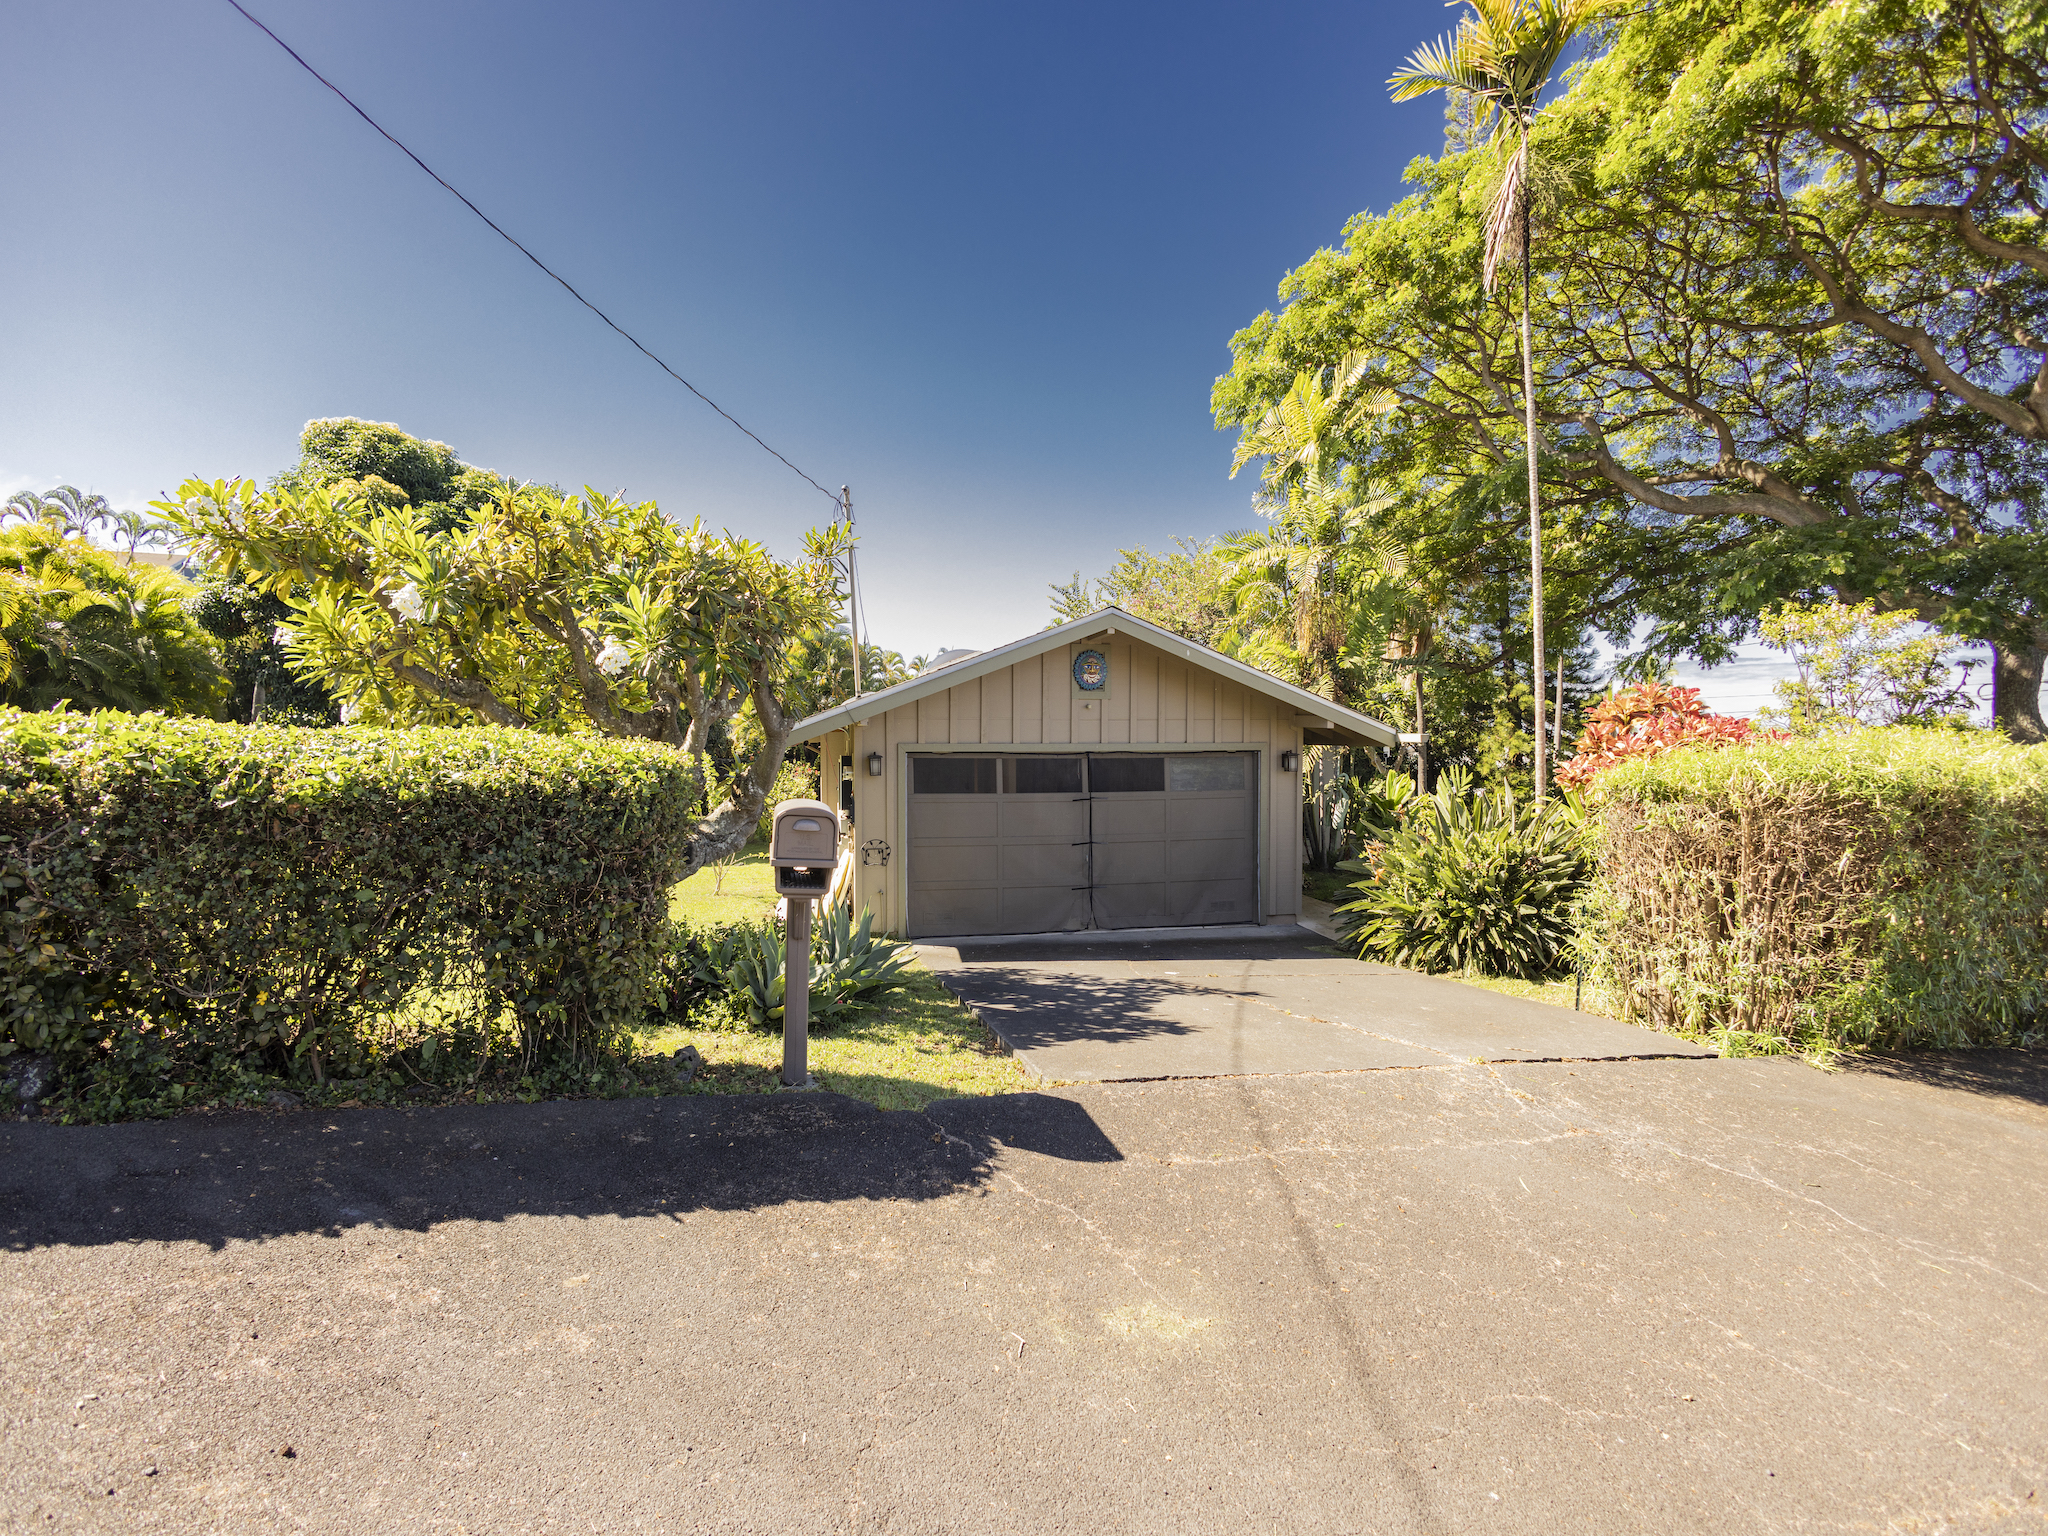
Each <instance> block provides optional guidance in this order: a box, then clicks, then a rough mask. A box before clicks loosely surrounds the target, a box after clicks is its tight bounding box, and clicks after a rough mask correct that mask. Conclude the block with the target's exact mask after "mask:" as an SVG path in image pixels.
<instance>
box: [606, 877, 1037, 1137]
mask: <svg viewBox="0 0 2048 1536" xmlns="http://www.w3.org/2000/svg"><path fill="white" fill-rule="evenodd" d="M718 873H719V872H718V871H717V870H716V869H705V870H699V871H698V872H697V873H696V874H694V875H692V876H690V878H689V879H687V880H685V881H684V882H683V883H682V884H681V885H678V886H677V887H676V888H675V891H674V892H673V893H672V895H671V897H670V900H669V912H670V915H671V916H673V917H674V918H675V919H676V920H677V921H678V922H683V923H688V924H690V925H692V926H694V927H702V926H706V925H709V924H712V923H731V922H749V921H756V920H758V919H760V918H763V917H766V916H767V915H768V914H769V913H771V912H773V911H774V910H775V875H774V871H773V869H772V868H771V867H770V866H769V863H768V849H767V847H766V846H765V845H764V844H761V843H749V844H748V845H747V846H746V848H745V849H744V850H743V851H742V852H741V853H740V855H739V856H738V857H737V858H736V859H735V860H734V861H733V862H732V864H731V865H730V866H729V867H728V868H727V869H726V870H725V877H724V881H723V883H722V886H721V885H720V882H719V880H718V878H717V877H718ZM714 887H720V888H719V889H716V890H714ZM686 1044H688V1045H694V1046H696V1047H697V1050H698V1051H699V1052H700V1053H701V1054H702V1055H703V1057H704V1066H703V1067H701V1068H699V1069H698V1072H697V1076H696V1079H695V1081H693V1082H692V1083H691V1084H690V1085H689V1086H688V1087H686V1088H684V1089H683V1090H682V1091H683V1092H685V1093H772V1092H774V1091H775V1089H776V1088H777V1087H778V1086H779V1083H780V1079H781V1073H782V1035H781V1032H780V1031H769V1030H759V1029H744V1028H742V1029H729V1028H728V1029H721V1028H700V1027H696V1026H695V1025H683V1026H671V1027H669V1028H666V1029H654V1030H645V1031H637V1032H636V1038H635V1049H636V1051H639V1052H666V1051H676V1050H680V1049H681V1048H682V1047H683V1046H684V1045H686ZM810 1054H811V1076H812V1077H813V1078H815V1079H816V1080H817V1081H818V1083H819V1085H820V1086H822V1087H825V1088H829V1089H831V1090H832V1091H833V1092H835V1093H843V1094H845V1095H847V1096H848V1097H849V1098H855V1099H865V1100H866V1101H867V1102H868V1103H870V1104H874V1105H877V1106H878V1107H880V1108H882V1109H921V1108H923V1107H924V1106H925V1105H926V1104H929V1103H930V1102H931V1101H932V1100H933V1099H942V1098H949V1097H953V1096H955V1095H962V1094H986V1093H1021V1092H1023V1091H1025V1090H1026V1089H1028V1088H1030V1087H1031V1086H1032V1081H1031V1079H1030V1077H1029V1076H1028V1075H1027V1074H1026V1073H1025V1071H1024V1069H1023V1067H1022V1066H1020V1065H1018V1063H1017V1059H1016V1058H1015V1057H1014V1056H1011V1055H1010V1054H1009V1053H1008V1052H1007V1051H1006V1050H1005V1049H1004V1047H1003V1044H1002V1042H1001V1041H999V1040H998V1039H996V1037H995V1036H994V1035H993V1034H991V1033H990V1032H989V1031H988V1030H987V1029H985V1028H984V1027H983V1026H982V1024H981V1021H980V1020H978V1019H977V1018H975V1017H974V1015H973V1014H971V1013H969V1012H968V1011H967V1010H966V1009H965V1008H963V1007H961V1006H960V1003H959V1001H958V999H956V998H955V997H954V996H953V994H952V993H950V992H948V991H947V990H946V989H945V988H944V987H942V986H940V985H939V980H938V978H937V977H936V976H934V975H932V973H931V972H930V971H928V970H926V969H925V968H924V967H923V966H922V965H919V964H917V963H916V962H915V961H913V962H912V963H911V967H910V972H909V977H908V984H907V985H906V986H904V987H903V988H902V989H901V990H900V991H896V992H892V993H889V994H888V995H887V996H885V997H883V998H882V999H881V1000H880V1002H879V1003H878V1004H877V1005H876V1006H875V1007H873V1008H870V1009H866V1010H863V1011H862V1012H860V1013H857V1014H855V1015H854V1016H853V1017H852V1018H850V1019H848V1020H846V1021H845V1022H844V1023H841V1024H839V1025H837V1026H836V1027H834V1028H833V1029H830V1030H826V1031H821V1032H819V1033H817V1034H814V1035H812V1036H811V1051H810Z"/></svg>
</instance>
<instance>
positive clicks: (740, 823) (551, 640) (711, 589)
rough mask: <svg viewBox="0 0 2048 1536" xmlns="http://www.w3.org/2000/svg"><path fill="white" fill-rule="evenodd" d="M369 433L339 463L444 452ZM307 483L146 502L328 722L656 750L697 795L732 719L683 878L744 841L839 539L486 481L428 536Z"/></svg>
mask: <svg viewBox="0 0 2048 1536" xmlns="http://www.w3.org/2000/svg"><path fill="white" fill-rule="evenodd" d="M316 425H321V424H316ZM326 425H328V426H333V425H334V424H331V423H330V424H326ZM373 426H374V424H370V425H366V424H364V423H342V424H340V425H339V427H337V429H336V430H337V431H338V432H340V433H341V436H342V439H343V442H342V446H343V447H348V446H349V445H350V444H356V445H358V446H360V444H361V443H362V442H364V441H368V442H370V443H371V444H372V445H373V446H377V447H378V451H379V452H380V453H382V454H383V457H381V458H376V455H367V451H366V455H367V456H359V458H357V459H349V460H347V462H348V463H350V464H356V465H358V467H360V465H361V464H363V463H367V462H369V461H370V459H371V458H376V462H378V463H381V464H384V466H385V467H386V468H389V469H391V471H392V472H393V473H401V472H403V473H414V472H420V473H424V472H425V470H426V469H429V468H431V467H432V465H433V464H434V463H437V462H439V456H440V455H441V454H444V453H445V450H444V449H441V448H440V446H439V445H437V444H431V443H428V444H420V443H419V442H418V440H416V439H411V438H407V437H405V435H404V434H403V433H398V432H397V429H396V428H383V427H375V428H374V430H372V427H373ZM392 434H396V436H395V437H394V436H392ZM408 444H410V445H412V446H410V447H408V446H406V445H408ZM386 450H388V452H387V451H386ZM339 454H340V450H339V449H337V450H336V455H339ZM320 462H321V463H322V464H323V465H324V464H326V463H327V462H328V461H327V460H326V459H322V460H321V461H320ZM337 462H339V458H337ZM449 462H452V460H450V461H449ZM379 478H380V477H377V476H371V477H370V479H379ZM318 479H319V477H318V476H316V475H313V474H311V473H310V472H309V473H307V474H305V475H301V476H298V477H296V478H295V477H293V476H286V477H284V479H283V480H281V481H280V483H279V484H278V485H277V486H275V487H273V488H272V489H270V490H268V491H264V490H259V489H258V488H257V486H256V485H255V483H254V482H253V481H247V480H241V481H227V480H216V481H212V482H206V481H201V480H196V479H195V480H189V481H187V482H185V483H184V484H183V485H182V486H180V487H179V490H178V494H177V496H176V497H175V498H173V499H167V500H164V501H160V502H157V503H156V504H155V505H156V506H157V507H158V508H159V509H160V510H161V511H162V512H163V513H164V514H165V517H166V519H167V521H168V522H169V523H170V524H171V525H172V526H173V527H175V528H176V529H177V531H178V532H179V533H180V535H181V536H183V537H184V538H186V539H187V540H189V541H190V542H191V543H192V545H193V546H194V548H195V549H196V550H197V551H198V552H199V554H200V555H201V556H202V558H204V559H205V560H206V561H207V562H209V563H210V564H211V565H212V566H214V567H215V568H216V569H218V570H220V571H222V572H223V573H225V574H227V575H230V576H232V575H235V574H238V573H239V574H242V575H244V576H245V577H246V578H247V580H248V581H249V582H250V583H251V584H252V585H254V586H257V587H260V588H262V589H263V590H265V591H268V592H270V593H272V594H273V595H275V596H277V597H279V598H281V599H283V600H284V601H285V602H286V603H287V604H288V605H289V606H290V608H291V610H292V618H291V620H290V622H289V624H288V625H287V626H286V630H287V639H286V640H285V642H284V645H285V650H286V652H287V653H288V655H289V657H290V662H291V666H292V668H293V670H294V671H296V672H297V673H298V674H299V675H301V676H304V677H308V678H311V679H314V680H316V681H318V682H319V683H320V684H322V685H323V686H324V687H326V688H327V689H328V690H329V691H330V692H331V693H332V694H333V695H334V696H335V697H337V698H339V699H341V700H342V701H343V702H342V709H341V713H342V717H343V719H344V720H351V721H363V722H366V723H377V724H449V725H453V724H464V723H468V722H470V721H478V720H480V721H483V722H485V723H489V724H493V725H502V726H512V727H519V728H524V729H531V730H538V731H547V732H583V731H594V732H596V733H598V734H601V735H606V736H613V737H619V738H625V739H639V740H649V741H659V742H664V743H667V744H668V745H670V746H674V747H678V748H681V749H682V750H683V751H684V752H685V753H687V754H689V756H690V757H691V758H692V759H693V760H694V761H693V763H692V768H693V771H695V772H697V773H698V774H699V775H700V781H699V787H700V789H701V787H702V781H701V774H702V762H701V758H702V756H703V754H704V753H705V751H706V750H707V748H708V745H709V741H710V737H711V733H712V731H713V730H714V729H715V728H716V727H717V726H719V725H721V724H723V723H725V722H728V721H731V720H733V719H734V718H735V717H736V716H738V715H739V714H740V713H741V711H742V710H746V711H748V712H749V714H750V716H751V718H752V720H753V722H754V724H755V726H756V727H757V728H758V735H757V736H756V738H755V740H756V742H757V749H756V750H755V751H754V753H753V754H752V757H751V760H750V761H749V762H748V763H747V765H746V767H745V769H744V771H743V772H742V773H740V774H738V775H736V776H735V778H734V781H733V782H734V792H733V794H732V797H731V798H730V799H729V800H727V801H726V802H725V803H724V804H722V805H720V806H719V807H717V808H716V809H715V810H713V811H712V812H711V813H710V815H709V816H708V817H707V818H706V820H705V821H704V822H702V823H701V824H700V825H699V826H698V827H697V828H696V830H695V834H694V835H693V836H692V838H691V839H690V840H689V843H690V849H689V857H690V859H691V860H692V861H693V862H692V863H691V866H690V867H692V868H694V867H695V865H696V863H699V862H709V861H710V860H712V859H716V858H718V857H722V856H724V854H726V853H729V852H731V851H732V850H733V849H735V848H737V847H739V846H740V844H742V843H743V842H744V841H745V840H746V837H747V834H748V833H749V832H750V831H751V829H752V828H753V825H754V823H755V821H756V819H757V818H758V817H759V815H760V808H761V800H762V797H764V796H765V795H766V794H767V793H768V791H769V790H770V788H771V787H772V785H773V782H774V777H775V771H776V768H777V767H778V766H779V765H780V763H781V761H782V753H783V747H784V745H785V744H786V742H787V741H788V738H789V729H790V727H791V726H792V725H793V724H794V723H795V717H794V716H792V715H791V713H790V712H789V709H788V707H787V704H786V701H785V699H784V697H783V693H782V688H783V684H784V681H785V678H786V675H787V669H788V663H789V659H790V654H791V651H792V648H793V647H794V646H795V645H796V644H797V643H798V641H799V638H800V637H802V636H804V635H808V634H812V633H815V632H817V631H819V630H821V629H824V628H828V627H829V626H830V624H831V623H832V621H833V620H834V618H835V617H836V615H837V610H838V605H839V590H838V578H837V570H836V566H835V565H834V563H833V558H834V556H835V555H837V554H838V553H839V552H840V550H841V549H842V548H843V538H844V534H843V531H840V532H829V533H818V532H815V531H814V532H813V533H812V534H810V535H809V536H808V537H807V540H806V547H805V555H804V557H803V558H802V559H801V560H798V561H794V562H791V561H784V560H779V559H777V558H775V557H774V556H772V555H770V554H769V553H768V551H767V550H766V549H765V548H763V547H762V546H761V545H759V544H757V543H755V542H753V541H751V540H747V539H741V538H737V537H735V536H733V535H731V534H714V533H712V532H711V531H710V530H709V529H707V528H705V527H704V526H703V525H702V524H701V523H693V524H691V525H690V526H689V527H687V528H679V527H677V526H676V525H675V524H673V523H671V522H670V521H669V520H668V519H666V518H664V517H663V516H662V515H661V511H660V509H659V508H658V507H656V506H655V505H654V504H653V503H652V502H642V503H632V502H628V501H626V500H625V499H623V498H622V497H616V496H607V495H603V494H601V493H599V492H596V491H590V490H586V491H585V493H584V494H583V495H582V496H580V497H576V496H564V495H562V494H561V493H559V492H557V491H553V490H549V489H545V488H541V487H534V486H522V487H513V486H509V485H506V484H504V483H502V482H495V484H496V490H495V491H494V493H493V495H492V496H491V497H489V498H486V499H485V500H484V501H483V502H482V503H481V504H480V505H478V506H476V507H475V508H473V509H470V510H469V511H467V512H466V513H465V516H464V518H463V519H462V520H461V522H460V525H459V526H443V525H441V524H438V523H436V522H435V521H433V520H432V519H430V518H428V517H427V516H426V515H425V514H424V513H423V511H422V508H421V507H420V506H418V505H414V504H413V503H412V501H411V500H410V498H409V496H408V495H406V494H399V492H402V491H403V487H402V486H401V487H399V490H398V491H397V492H392V493H389V494H387V493H386V492H383V491H379V490H378V489H377V487H376V486H375V485H372V484H371V483H370V479H366V480H338V481H332V482H325V481H322V482H321V483H307V482H309V481H313V480H318ZM380 483H381V481H380ZM391 484H393V485H397V482H391ZM694 798H695V797H694V796H693V797H692V799H693V801H694Z"/></svg>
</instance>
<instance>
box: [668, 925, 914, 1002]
mask: <svg viewBox="0 0 2048 1536" xmlns="http://www.w3.org/2000/svg"><path fill="white" fill-rule="evenodd" d="M874 921H875V915H874V913H873V912H871V911H868V910H867V909H865V908H863V909H862V911H861V914H860V921H859V922H858V923H856V922H855V921H854V919H853V913H852V910H851V909H850V908H849V907H846V906H844V905H838V904H835V905H832V906H828V907H825V908H824V909H823V910H822V911H820V912H818V913H817V914H816V921H815V923H814V924H813V927H812V930H811V966H810V976H809V982H810V986H809V992H810V999H811V1009H810V1021H811V1028H812V1029H813V1030H819V1029H830V1028H831V1027H832V1026H833V1025H834V1024H837V1023H838V1022H840V1020H842V1019H844V1018H845V1017H846V1016H847V1015H849V1014H851V1013H854V1012H857V1011H858V1010H860V1009H861V1008H863V1007H865V1006H867V1005H869V1004H870V1003H871V1002H872V1001H873V1000H874V999H875V998H877V997H879V996H881V995H882V994H883V993H886V992H892V991H894V990H895V989H896V988H898V987H900V986H902V985H903V984H904V982H905V979H906V973H907V972H908V970H909V968H910V959H909V946H907V945H905V944H902V943H899V942H898V941H896V940H894V939H890V938H884V937H879V936H877V935H876V934H875V932H874ZM680 953H681V955H682V957H683V958H682V960H681V963H680V964H677V965H676V966H675V967H674V974H675V978H676V979H675V991H674V992H673V993H672V997H673V998H674V999H675V1000H674V1001H672V1002H671V1003H670V1004H669V1007H670V1010H671V1011H672V1012H692V1011H694V1010H695V1008H697V1007H701V1006H703V1005H704V1004H705V1003H715V1002H716V1001H717V1000H718V998H719V996H720V994H721V993H722V994H723V995H724V996H725V997H728V998H730V999H731V1001H732V1004H733V1006H734V1008H735V1011H737V1012H738V1013H739V1014H740V1016H741V1017H743V1018H745V1019H746V1021H747V1022H748V1023H750V1024H752V1025H753V1026H754V1027H755V1028H756V1029H780V1028H781V1027H782V1012H783V1002H784V998H785V997H786V995H787V980H788V976H787V971H786V968H785V964H784V962H785V959H786V955H787V951H786V949H785V946H784V938H783V932H782V928H781V925H780V924H778V923H777V922H776V921H775V920H774V919H773V918H763V919H762V920H761V921H759V922H757V923H733V924H729V925H726V926H723V927H719V928H710V929H701V930H696V931H693V932H688V933H685V934H684V935H683V936H682V939H681V943H680Z"/></svg>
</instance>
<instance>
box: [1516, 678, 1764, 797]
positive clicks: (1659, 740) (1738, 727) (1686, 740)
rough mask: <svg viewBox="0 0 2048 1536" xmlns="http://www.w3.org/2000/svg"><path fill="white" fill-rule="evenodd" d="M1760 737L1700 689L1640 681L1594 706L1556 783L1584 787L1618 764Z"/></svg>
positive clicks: (1568, 786) (1753, 727)
mask: <svg viewBox="0 0 2048 1536" xmlns="http://www.w3.org/2000/svg"><path fill="white" fill-rule="evenodd" d="M1756 734H1758V732H1757V728H1756V727H1755V726H1753V725H1751V724H1750V723H1749V721H1747V720H1743V719H1740V718H1738V717H1736V716H1734V715H1717V714H1713V713H1711V712H1710V711H1709V710H1708V709H1707V707H1706V706H1705V705H1703V704H1702V703H1700V691H1699V689H1697V688H1686V687H1683V686H1681V685H1679V684H1677V683H1639V684H1637V685H1636V686H1635V687H1633V688H1624V689H1622V690H1621V691H1620V692H1619V693H1615V694H1612V695H1610V696H1609V697H1608V698H1606V699H1603V700H1602V701H1601V702H1600V703H1599V704H1597V705H1595V706H1594V707H1593V708H1592V709H1591V710H1590V711H1588V712H1587V715H1586V729H1585V730H1584V731H1583V732H1582V733H1581V734H1580V736H1579V741H1578V746H1577V748H1576V750H1575V751H1574V753H1573V756H1572V758H1571V760H1570V761H1569V762H1567V763H1565V764H1564V765H1563V766H1562V767H1560V768H1559V769H1558V770H1557V781H1558V783H1560V784H1562V785H1564V786H1566V787H1567V788H1570V789H1584V788H1585V787H1586V786H1587V785H1588V784H1590V783H1592V781H1593V775H1595V774H1596V773H1599V772H1600V771H1601V770H1603V769H1606V768H1612V767H1613V766H1614V765H1615V764H1616V763H1623V762H1628V761H1629V760H1631V759H1634V758H1643V757H1656V756H1659V755H1660V754H1662V753H1665V752H1669V751H1671V750H1672V749H1673V748H1676V747H1725V746H1731V745H1735V744H1737V743H1740V742H1745V741H1748V740H1750V739H1751V737H1752V736H1754V735H1756Z"/></svg>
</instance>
